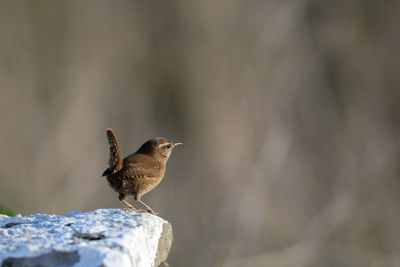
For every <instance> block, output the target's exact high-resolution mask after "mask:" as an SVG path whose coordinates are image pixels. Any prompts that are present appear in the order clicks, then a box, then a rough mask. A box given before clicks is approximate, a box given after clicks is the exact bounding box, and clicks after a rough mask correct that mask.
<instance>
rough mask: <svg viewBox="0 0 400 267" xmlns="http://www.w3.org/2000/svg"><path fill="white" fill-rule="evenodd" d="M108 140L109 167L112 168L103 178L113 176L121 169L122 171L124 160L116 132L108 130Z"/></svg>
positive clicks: (104, 173)
mask: <svg viewBox="0 0 400 267" xmlns="http://www.w3.org/2000/svg"><path fill="white" fill-rule="evenodd" d="M107 139H108V143H109V144H110V158H109V160H108V165H109V166H110V167H109V168H108V169H107V170H105V171H104V172H103V174H102V176H106V175H110V174H113V173H115V172H117V171H119V170H120V169H122V164H123V159H122V156H121V151H120V150H119V146H118V142H117V138H116V137H115V133H114V130H113V129H111V128H107Z"/></svg>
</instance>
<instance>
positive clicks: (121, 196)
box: [118, 194, 144, 212]
mask: <svg viewBox="0 0 400 267" xmlns="http://www.w3.org/2000/svg"><path fill="white" fill-rule="evenodd" d="M118 198H119V200H120V201H121V202H123V203H124V204H125V205H126V206H127V208H124V210H132V211H137V212H144V210H137V209H135V207H134V206H132V205H131V204H129V202H128V201H126V200H125V195H124V194H119V197H118Z"/></svg>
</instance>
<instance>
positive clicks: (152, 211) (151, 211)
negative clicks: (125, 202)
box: [136, 198, 158, 215]
mask: <svg viewBox="0 0 400 267" xmlns="http://www.w3.org/2000/svg"><path fill="white" fill-rule="evenodd" d="M136 200H137V201H138V202H139V203H140V204H142V205H143V206H144V207H145V208H146V210H147V212H149V213H151V214H154V215H158V213H156V212H154V210H152V209H151V208H150V207H149V206H147V205H146V203H144V202H143V201H141V200H140V198H138V199H136Z"/></svg>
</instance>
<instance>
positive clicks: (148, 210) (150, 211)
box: [147, 209, 159, 215]
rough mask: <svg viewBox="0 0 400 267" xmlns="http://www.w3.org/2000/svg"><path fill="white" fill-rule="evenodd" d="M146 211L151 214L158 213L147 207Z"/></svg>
mask: <svg viewBox="0 0 400 267" xmlns="http://www.w3.org/2000/svg"><path fill="white" fill-rule="evenodd" d="M147 212H148V213H151V214H153V215H158V214H159V213H157V212H155V211H154V210H152V209H147Z"/></svg>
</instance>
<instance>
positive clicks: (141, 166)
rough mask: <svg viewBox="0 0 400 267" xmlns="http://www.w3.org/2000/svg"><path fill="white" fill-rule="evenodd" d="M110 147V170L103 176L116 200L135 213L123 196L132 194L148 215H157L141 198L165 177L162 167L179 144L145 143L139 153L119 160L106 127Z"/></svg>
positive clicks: (155, 139)
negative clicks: (114, 193)
mask: <svg viewBox="0 0 400 267" xmlns="http://www.w3.org/2000/svg"><path fill="white" fill-rule="evenodd" d="M107 138H108V143H109V144H110V159H109V161H108V164H109V166H110V167H109V168H108V169H107V170H105V171H104V172H103V175H102V176H106V177H107V181H108V183H109V184H110V186H111V187H112V188H113V189H114V190H115V191H117V192H118V193H119V200H120V201H122V202H123V203H124V204H125V205H126V206H128V209H129V210H136V209H135V208H134V207H133V206H132V205H131V204H129V203H128V202H127V201H126V200H125V197H126V196H127V195H133V197H134V198H135V200H136V201H138V202H139V203H140V204H142V205H143V206H144V207H145V208H146V210H147V212H150V213H152V214H156V213H155V212H154V211H153V210H152V209H151V208H150V207H149V206H148V205H146V204H145V203H144V202H143V201H142V200H141V199H140V197H141V196H143V195H144V194H146V193H147V192H149V191H150V190H152V189H153V188H154V187H156V186H157V185H158V184H159V183H160V182H161V180H162V179H163V177H164V174H165V166H166V164H167V161H168V158H169V156H170V155H171V152H172V149H173V148H174V147H176V146H178V145H181V144H182V143H173V142H171V141H169V140H168V139H165V138H154V139H151V140H149V141H147V142H146V143H144V144H143V145H142V146H141V147H140V148H139V150H138V151H136V152H135V153H133V154H131V155H129V156H127V157H126V158H124V159H122V155H121V152H120V150H119V146H118V143H117V139H116V137H115V133H114V131H113V129H111V128H107Z"/></svg>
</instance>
